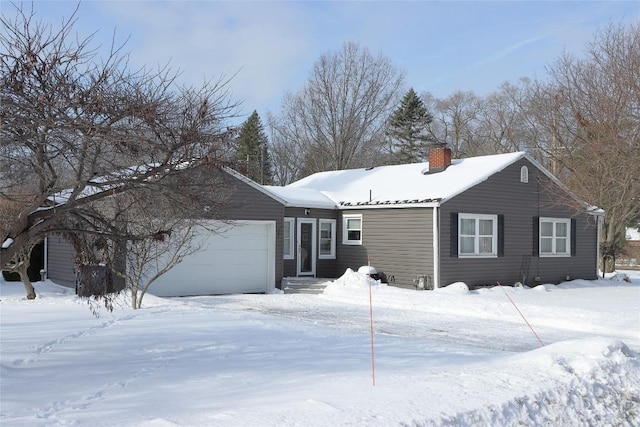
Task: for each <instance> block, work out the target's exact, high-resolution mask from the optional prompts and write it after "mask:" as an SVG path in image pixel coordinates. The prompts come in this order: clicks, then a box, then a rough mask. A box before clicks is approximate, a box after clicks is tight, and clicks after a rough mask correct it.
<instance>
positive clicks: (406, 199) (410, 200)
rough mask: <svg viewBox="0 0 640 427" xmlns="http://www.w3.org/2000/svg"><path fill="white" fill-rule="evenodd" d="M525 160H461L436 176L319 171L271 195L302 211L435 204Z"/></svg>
mask: <svg viewBox="0 0 640 427" xmlns="http://www.w3.org/2000/svg"><path fill="white" fill-rule="evenodd" d="M525 156H526V154H525V153H524V152H517V153H508V154H497V155H490V156H480V157H471V158H468V159H457V160H452V161H451V166H449V167H448V168H447V169H446V170H444V171H442V172H437V173H431V174H430V173H428V172H429V163H412V164H406V165H394V166H377V167H374V168H363V169H349V170H341V171H329V172H319V173H316V174H313V175H311V176H308V177H306V178H303V179H301V180H299V181H296V182H294V183H291V184H289V185H287V186H284V187H268V190H269V191H271V192H273V193H275V194H277V195H278V196H279V197H280V198H282V199H284V200H285V201H287V205H289V206H298V207H324V208H335V207H341V208H350V207H351V208H353V207H363V206H368V207H375V206H380V207H382V206H389V205H393V206H396V207H399V206H403V205H411V206H415V205H416V204H422V205H433V204H439V203H442V202H444V201H446V200H448V199H451V198H453V197H454V196H456V195H458V194H460V193H462V192H464V191H465V190H467V189H469V188H471V187H473V186H475V185H477V184H479V183H481V182H483V181H485V180H486V179H488V178H489V177H490V176H492V175H494V174H495V173H497V172H500V171H501V170H503V169H504V168H506V167H507V166H509V165H511V164H513V163H514V162H516V161H517V160H519V159H521V158H523V157H525Z"/></svg>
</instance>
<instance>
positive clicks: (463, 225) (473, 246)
mask: <svg viewBox="0 0 640 427" xmlns="http://www.w3.org/2000/svg"><path fill="white" fill-rule="evenodd" d="M458 221H459V223H458V230H459V233H458V239H459V240H458V256H460V257H495V256H497V255H498V216H497V215H479V214H463V213H461V214H459V215H458Z"/></svg>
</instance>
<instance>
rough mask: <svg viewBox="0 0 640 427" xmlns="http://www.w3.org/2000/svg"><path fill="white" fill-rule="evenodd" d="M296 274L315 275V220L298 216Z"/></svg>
mask: <svg viewBox="0 0 640 427" xmlns="http://www.w3.org/2000/svg"><path fill="white" fill-rule="evenodd" d="M296 246H297V248H298V256H297V257H296V258H297V259H298V262H297V265H298V276H315V275H316V220H315V219H314V218H313V219H310V218H298V244H297V245H296Z"/></svg>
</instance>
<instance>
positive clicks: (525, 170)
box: [520, 166, 529, 184]
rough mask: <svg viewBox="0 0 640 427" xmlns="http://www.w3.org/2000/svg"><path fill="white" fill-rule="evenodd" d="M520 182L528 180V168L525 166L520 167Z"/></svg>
mask: <svg viewBox="0 0 640 427" xmlns="http://www.w3.org/2000/svg"><path fill="white" fill-rule="evenodd" d="M520 182H524V183H525V184H526V183H527V182H529V168H528V167H526V166H523V167H521V168H520Z"/></svg>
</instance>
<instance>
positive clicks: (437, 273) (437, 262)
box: [433, 207, 440, 289]
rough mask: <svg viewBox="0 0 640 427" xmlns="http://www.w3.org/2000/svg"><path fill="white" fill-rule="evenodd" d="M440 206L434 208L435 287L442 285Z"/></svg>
mask: <svg viewBox="0 0 640 427" xmlns="http://www.w3.org/2000/svg"><path fill="white" fill-rule="evenodd" d="M438 224H439V221H438V208H437V207H434V208H433V289H438V288H439V287H440V227H439V226H438Z"/></svg>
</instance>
